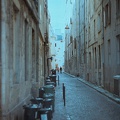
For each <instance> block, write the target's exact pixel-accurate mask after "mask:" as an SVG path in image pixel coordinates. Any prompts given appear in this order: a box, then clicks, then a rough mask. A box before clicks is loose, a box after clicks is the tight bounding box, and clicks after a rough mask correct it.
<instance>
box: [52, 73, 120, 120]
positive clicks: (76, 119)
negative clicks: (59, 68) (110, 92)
mask: <svg viewBox="0 0 120 120" xmlns="http://www.w3.org/2000/svg"><path fill="white" fill-rule="evenodd" d="M57 75H59V86H58V85H57V87H56V90H55V92H56V93H55V111H54V113H53V120H120V105H119V104H117V103H116V102H114V101H112V100H111V99H109V98H108V97H106V96H104V95H102V94H101V93H99V92H97V91H96V90H95V89H93V88H91V87H89V86H87V85H85V84H84V83H82V82H81V81H79V80H78V79H77V78H76V77H71V76H69V75H67V74H65V73H62V74H60V73H59V74H57ZM63 83H64V85H65V91H66V106H64V101H63V92H62V85H63Z"/></svg>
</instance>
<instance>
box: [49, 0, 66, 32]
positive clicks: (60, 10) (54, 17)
mask: <svg viewBox="0 0 120 120" xmlns="http://www.w3.org/2000/svg"><path fill="white" fill-rule="evenodd" d="M48 10H49V13H50V18H51V25H52V28H53V30H55V29H61V32H64V30H65V29H64V28H65V19H66V17H65V14H66V0H48Z"/></svg>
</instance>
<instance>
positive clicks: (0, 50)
mask: <svg viewBox="0 0 120 120" xmlns="http://www.w3.org/2000/svg"><path fill="white" fill-rule="evenodd" d="M0 66H1V0H0ZM0 74H1V73H0Z"/></svg>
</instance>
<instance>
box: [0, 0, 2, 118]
mask: <svg viewBox="0 0 120 120" xmlns="http://www.w3.org/2000/svg"><path fill="white" fill-rule="evenodd" d="M0 20H1V0H0ZM1 65H2V64H1V22H0V71H2V70H1V68H2V66H1ZM0 74H1V73H0ZM1 79H2V78H1V76H0V83H2V82H1ZM1 89H2V84H0V100H2V95H1V94H2V90H1ZM1 104H2V103H1V101H0V120H1V119H2V118H1V116H2V111H1V110H2V106H1Z"/></svg>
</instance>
